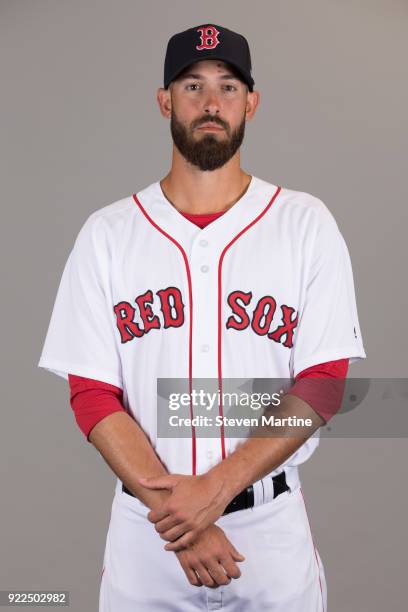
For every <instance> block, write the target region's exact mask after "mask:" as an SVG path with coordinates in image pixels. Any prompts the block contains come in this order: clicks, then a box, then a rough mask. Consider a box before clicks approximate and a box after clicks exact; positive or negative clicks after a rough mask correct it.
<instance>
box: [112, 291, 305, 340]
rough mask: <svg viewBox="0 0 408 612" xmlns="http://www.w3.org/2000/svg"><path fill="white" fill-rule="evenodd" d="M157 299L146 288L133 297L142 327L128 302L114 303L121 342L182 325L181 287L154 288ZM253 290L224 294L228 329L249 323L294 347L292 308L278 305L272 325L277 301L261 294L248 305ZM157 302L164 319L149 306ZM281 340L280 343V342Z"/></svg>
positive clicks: (240, 327)
mask: <svg viewBox="0 0 408 612" xmlns="http://www.w3.org/2000/svg"><path fill="white" fill-rule="evenodd" d="M156 296H157V298H154V297H153V291H152V290H151V289H148V290H147V291H146V292H145V293H142V294H141V295H139V296H137V298H136V299H135V302H136V305H137V307H138V311H139V314H140V318H141V320H142V323H143V327H141V326H140V325H139V323H137V322H136V321H135V315H136V308H134V307H133V306H132V305H131V304H130V303H129V302H127V301H121V302H118V303H117V304H115V305H114V307H113V310H114V313H115V315H116V325H117V328H118V330H119V333H120V337H121V342H122V344H124V343H125V342H129V341H130V340H133V339H134V338H141V337H142V336H144V335H145V334H147V333H149V331H150V330H152V329H160V328H161V327H163V328H164V329H168V328H169V327H181V326H182V325H183V324H184V321H185V316H184V306H185V305H184V302H183V298H182V294H181V291H180V289H178V288H177V287H167V288H166V289H160V290H159V291H156ZM251 301H252V292H251V291H248V292H245V291H239V290H236V291H232V292H231V293H230V294H229V295H228V297H227V303H228V305H229V306H230V308H231V311H232V314H231V315H230V316H229V317H228V319H227V321H226V325H225V326H226V328H227V329H235V330H237V331H242V330H244V329H247V328H248V327H249V326H251V329H252V330H253V331H254V332H255V333H256V334H258V335H259V336H266V337H267V338H268V339H269V340H274V341H275V342H278V343H279V344H282V345H283V346H285V347H287V348H291V347H292V346H293V334H294V330H295V328H296V326H297V323H298V316H297V314H296V315H295V316H294V317H293V314H294V312H295V309H294V308H292V307H291V306H287V305H286V304H282V305H281V306H280V315H279V316H280V320H279V324H278V325H277V326H276V327H275V328H274V329H272V327H273V318H274V315H275V313H276V309H277V304H276V300H275V299H274V298H273V297H272V296H271V295H265V296H263V297H261V298H260V299H259V300H258V302H257V304H256V305H255V307H254V308H253V307H251V306H250V305H251ZM155 302H157V303H158V305H159V307H160V310H161V313H162V319H163V322H162V321H161V320H160V318H159V316H158V315H157V314H154V312H153V309H152V305H153V304H155ZM282 339H284V340H283V342H282Z"/></svg>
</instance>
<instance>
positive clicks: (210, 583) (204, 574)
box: [194, 563, 216, 587]
mask: <svg viewBox="0 0 408 612" xmlns="http://www.w3.org/2000/svg"><path fill="white" fill-rule="evenodd" d="M194 570H195V571H196V572H197V573H198V576H199V578H200V580H201V582H202V583H203V584H204V585H205V586H207V587H214V586H216V583H215V581H214V580H213V579H212V577H211V576H210V574H209V573H208V571H207V569H206V568H205V567H204V565H202V564H201V563H196V565H195V567H194Z"/></svg>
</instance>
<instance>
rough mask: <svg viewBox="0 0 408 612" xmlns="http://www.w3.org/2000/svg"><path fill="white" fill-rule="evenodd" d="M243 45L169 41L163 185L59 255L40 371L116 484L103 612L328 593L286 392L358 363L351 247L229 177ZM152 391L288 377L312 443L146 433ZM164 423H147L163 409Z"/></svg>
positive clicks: (202, 36)
mask: <svg viewBox="0 0 408 612" xmlns="http://www.w3.org/2000/svg"><path fill="white" fill-rule="evenodd" d="M259 99H260V98H259V92H257V91H256V90H254V79H253V77H252V73H251V57H250V50H249V46H248V43H247V41H246V39H245V38H244V37H243V36H242V35H240V34H237V33H235V32H233V31H232V30H230V29H227V28H225V27H221V26H219V25H215V24H202V25H199V26H196V27H193V28H190V29H188V30H185V31H183V32H180V33H177V34H175V35H174V36H172V37H171V38H170V40H169V42H168V45H167V51H166V57H165V64H164V83H163V87H160V88H159V89H158V92H157V102H158V106H159V109H160V112H161V114H162V115H163V117H165V118H166V119H168V120H170V128H171V135H172V139H173V156H172V163H171V168H170V170H169V172H168V174H167V175H166V176H165V177H164V178H163V179H162V180H160V181H157V182H154V183H152V184H150V185H148V186H144V187H143V188H140V189H139V190H137V191H136V192H135V193H134V194H132V195H129V196H127V197H124V198H122V199H120V200H118V201H115V202H113V203H112V204H109V205H107V206H104V207H102V208H99V209H98V210H96V211H94V212H93V213H92V214H91V215H90V216H89V217H88V218H87V219H86V221H85V222H84V224H83V226H82V228H81V229H80V231H79V233H78V235H77V238H76V240H75V243H74V246H73V248H72V251H71V253H70V255H69V257H68V260H67V262H66V265H65V268H64V271H63V274H62V278H61V282H60V285H59V289H58V293H57V296H56V300H55V304H54V309H53V312H52V316H51V321H50V324H49V328H48V332H47V335H46V339H45V343H44V347H43V351H42V354H41V358H40V361H39V364H38V365H39V366H40V367H43V368H46V369H48V370H49V371H51V372H54V373H55V374H57V375H59V376H62V377H64V378H65V379H67V380H68V381H69V383H70V390H71V397H70V399H71V405H72V407H73V410H74V413H75V417H76V420H77V422H78V425H79V426H80V427H81V429H82V431H83V432H84V434H85V435H86V438H87V439H88V441H89V442H90V443H92V444H93V445H94V446H95V447H96V448H97V449H98V451H99V452H100V453H101V455H102V456H103V458H104V459H105V461H106V462H107V463H108V465H109V466H110V468H111V469H112V470H113V472H114V473H115V474H116V476H117V480H116V485H115V492H114V497H113V503H112V510H111V518H110V524H109V530H108V533H107V538H106V547H105V553H104V559H103V565H102V566H101V570H102V576H101V586H100V595H99V611H100V612H130V611H132V612H134V611H136V610H137V611H145V610H146V611H147V610H149V611H150V610H154V611H158V612H160V611H174V612H176V611H177V612H180V611H181V612H190V611H198V610H224V611H226V612H233V611H234V612H235V611H245V612H251V611H257V612H258V611H259V610H274V611H275V612H323V611H326V609H327V588H326V581H325V574H324V568H323V564H322V561H321V558H320V555H319V552H318V550H317V548H316V546H315V545H314V541H313V537H312V532H311V529H310V525H309V521H308V516H307V512H306V506H305V503H304V497H303V491H302V487H301V481H300V476H299V466H300V464H302V463H304V462H305V461H306V460H307V459H308V458H309V457H310V456H311V455H312V453H313V452H314V451H315V449H316V447H317V446H318V444H319V428H320V427H321V426H322V425H323V424H324V423H326V422H327V420H328V419H329V418H330V415H328V414H327V408H326V407H327V404H326V403H325V402H320V403H319V402H318V401H317V400H316V401H315V400H313V399H309V398H307V397H306V396H305V395H304V394H303V395H302V393H301V392H298V393H296V385H298V384H299V383H300V379H302V380H303V381H304V380H306V379H307V378H308V377H313V376H314V377H329V378H330V377H332V378H333V377H337V378H340V379H341V378H342V379H344V378H345V376H346V373H347V367H348V365H349V363H353V362H354V361H357V360H358V359H362V358H365V357H366V354H365V350H364V347H363V342H362V338H361V331H360V326H359V321H358V314H357V308H356V299H355V292H354V283H353V274H352V268H351V262H350V257H349V253H348V249H347V246H346V244H345V241H344V239H343V237H342V234H341V233H340V231H339V228H338V226H337V224H336V221H335V219H334V217H333V215H332V213H331V212H330V211H329V209H328V207H327V206H326V205H325V204H324V203H323V202H322V201H321V200H320V199H318V198H317V197H315V196H313V195H311V194H309V193H306V192H300V191H295V190H291V189H289V188H286V187H282V186H279V185H276V184H273V183H271V182H269V181H267V180H264V179H261V178H258V177H256V176H254V175H251V174H249V173H247V172H245V171H244V170H243V169H241V166H240V146H241V144H242V141H243V138H244V130H245V126H246V122H247V121H249V120H251V119H252V118H253V117H254V115H255V112H256V109H257V106H258V104H259ZM159 379H167V380H170V381H172V380H178V381H180V380H182V381H187V387H188V389H189V390H190V391H192V381H193V379H194V380H196V379H210V380H215V381H216V382H217V386H218V390H219V391H222V389H223V385H224V384H225V382H224V381H228V380H234V379H244V380H248V379H268V380H272V379H289V380H290V381H292V382H293V387H292V388H291V389H289V392H288V393H286V394H285V395H284V397H283V399H282V402H281V409H282V412H283V413H284V414H286V415H298V416H301V417H307V418H308V419H309V420H310V423H311V425H310V427H309V429H308V433H307V434H306V435H296V436H289V435H288V436H281V437H277V436H258V437H253V436H247V437H246V436H242V437H232V436H229V435H227V432H226V426H225V424H224V422H223V410H224V405H223V401H224V400H223V399H222V395H221V394H220V395H219V400H218V403H217V405H216V409H217V414H218V415H219V416H220V417H221V419H220V424H219V425H217V426H216V428H215V432H216V435H212V436H199V435H197V430H196V426H195V425H194V424H193V417H194V416H195V412H194V405H193V401H192V397H191V395H190V396H189V406H188V407H189V409H190V412H189V415H190V416H191V426H190V427H189V428H188V431H189V435H188V436H182V435H178V434H177V432H175V433H174V434H172V435H167V436H166V435H159V431H158V416H159V413H158V391H157V382H158V380H159ZM325 410H326V412H325ZM164 413H165V411H162V412H161V415H162V414H164Z"/></svg>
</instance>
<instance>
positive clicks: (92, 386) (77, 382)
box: [68, 359, 349, 442]
mask: <svg viewBox="0 0 408 612" xmlns="http://www.w3.org/2000/svg"><path fill="white" fill-rule="evenodd" d="M348 365H349V360H348V359H338V360H336V361H329V362H326V363H319V364H317V365H314V366H311V367H310V368H306V369H305V370H302V371H301V372H299V373H298V375H297V376H296V378H295V383H294V385H293V386H292V387H291V388H290V390H289V391H288V394H289V395H295V396H297V397H299V398H300V399H303V400H304V401H305V402H306V403H308V404H309V405H310V406H311V407H312V408H313V410H315V412H317V413H318V414H319V415H320V416H321V417H322V418H323V419H324V420H325V422H326V423H327V421H329V420H330V419H331V418H332V416H333V415H334V414H335V413H336V412H337V410H338V409H339V407H340V405H341V400H342V397H343V393H341V390H342V389H343V385H341V384H340V386H339V383H338V381H339V380H343V379H345V378H346V375H347V370H348ZM312 378H329V379H330V378H331V379H336V380H337V384H335V385H333V386H326V385H325V386H324V393H322V388H321V386H317V385H316V384H314V385H313V384H311V383H310V379H312ZM68 381H69V386H70V403H71V407H72V410H73V412H74V416H75V420H76V422H77V425H78V427H79V428H80V430H81V431H82V432H83V434H84V436H85V437H86V439H87V441H88V442H89V434H90V432H91V430H92V428H93V427H95V425H96V424H97V423H99V421H101V420H102V419H103V418H105V417H106V416H108V415H109V414H112V413H113V412H118V411H123V412H126V410H125V408H124V406H123V403H122V400H123V390H122V389H121V388H120V387H116V386H114V385H110V384H108V383H105V382H102V381H100V380H94V379H93V378H85V377H83V376H76V375H74V374H68Z"/></svg>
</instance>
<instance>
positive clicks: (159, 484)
mask: <svg viewBox="0 0 408 612" xmlns="http://www.w3.org/2000/svg"><path fill="white" fill-rule="evenodd" d="M139 482H140V484H141V485H142V486H144V487H146V488H147V489H172V488H173V486H174V483H173V480H172V478H171V476H158V477H157V478H154V477H153V478H139Z"/></svg>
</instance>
